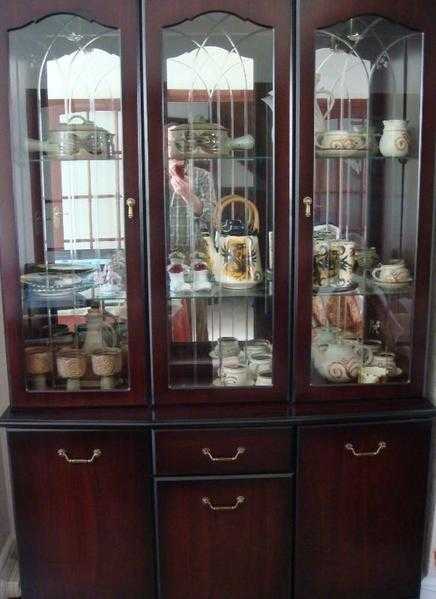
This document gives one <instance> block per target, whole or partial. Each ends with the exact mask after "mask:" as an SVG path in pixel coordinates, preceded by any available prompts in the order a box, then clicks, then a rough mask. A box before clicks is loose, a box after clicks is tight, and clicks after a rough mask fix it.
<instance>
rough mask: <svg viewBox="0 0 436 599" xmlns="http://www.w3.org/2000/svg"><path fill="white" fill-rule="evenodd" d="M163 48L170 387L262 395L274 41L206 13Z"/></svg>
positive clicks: (269, 327)
mask: <svg viewBox="0 0 436 599" xmlns="http://www.w3.org/2000/svg"><path fill="white" fill-rule="evenodd" d="M162 40H163V63H162V72H163V77H162V78H163V82H164V83H163V90H162V92H163V111H164V114H163V120H164V124H165V127H164V136H165V138H164V144H163V147H164V164H165V174H164V176H165V198H164V202H165V210H166V214H165V217H166V228H165V244H166V257H167V260H166V270H167V291H166V301H167V306H166V309H167V335H168V339H169V348H170V351H169V363H168V375H169V384H170V387H172V388H181V387H185V388H198V387H206V388H207V387H211V386H212V387H216V386H218V387H221V386H237V387H251V386H254V385H259V386H272V384H273V375H272V367H273V360H274V359H275V356H274V350H273V348H274V339H273V320H274V314H273V277H274V253H273V248H274V230H273V223H274V143H275V135H274V83H273V82H274V60H273V58H274V30H273V29H271V28H265V27H261V26H259V25H255V24H254V23H251V22H249V21H243V20H241V19H239V18H238V17H236V16H233V15H230V14H227V13H219V12H212V13H208V14H205V15H202V16H199V17H197V18H194V19H193V20H190V21H185V22H183V23H181V24H179V25H175V26H172V27H168V28H165V29H163V31H162Z"/></svg>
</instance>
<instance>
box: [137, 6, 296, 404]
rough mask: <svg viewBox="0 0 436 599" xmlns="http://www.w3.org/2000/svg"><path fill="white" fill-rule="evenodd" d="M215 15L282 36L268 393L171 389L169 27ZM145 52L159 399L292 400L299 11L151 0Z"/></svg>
mask: <svg viewBox="0 0 436 599" xmlns="http://www.w3.org/2000/svg"><path fill="white" fill-rule="evenodd" d="M210 11H219V12H229V13H231V14H233V15H236V16H238V17H239V18H241V19H248V20H251V21H253V22H254V23H258V24H260V25H263V26H266V27H273V28H274V32H275V44H274V47H275V68H274V72H275V73H276V75H275V93H276V99H277V102H276V113H275V130H276V149H275V152H276V155H275V197H274V206H275V211H276V212H275V229H274V230H275V250H276V251H275V288H274V293H275V300H274V335H273V337H274V348H275V352H276V355H277V360H275V361H274V381H275V384H274V387H273V389H272V390H265V389H262V388H260V387H258V388H252V389H247V390H243V391H241V390H240V389H229V388H227V389H226V390H225V392H224V391H223V389H221V388H214V387H212V388H209V389H170V388H169V384H168V359H169V348H168V329H167V326H168V323H167V310H166V309H163V307H164V306H166V305H167V299H166V271H165V266H166V258H167V257H166V251H165V244H164V242H163V240H164V239H165V222H164V221H165V214H164V211H165V210H164V209H165V205H164V202H163V201H162V199H163V198H164V197H165V195H164V164H163V156H164V151H163V139H164V136H163V125H164V123H163V117H162V53H161V41H162V40H161V36H162V28H164V27H168V26H171V25H175V24H177V23H180V22H182V21H184V20H186V19H193V18H195V17H196V16H198V15H201V14H204V13H206V12H210ZM144 35H145V44H146V45H145V51H146V74H147V114H148V156H147V163H148V173H149V181H148V192H149V198H150V203H149V222H150V223H152V226H150V231H149V254H150V281H151V285H150V289H151V300H150V301H151V312H152V336H153V340H152V342H153V370H154V383H155V400H156V401H157V402H159V403H185V404H190V403H195V402H207V403H210V402H220V403H225V402H238V401H241V397H242V395H243V397H244V401H253V400H254V401H262V400H263V401H268V400H271V401H279V400H281V401H283V400H286V399H287V396H288V381H289V360H288V359H287V356H289V350H288V327H287V323H288V311H289V301H288V300H289V294H288V289H289V276H288V272H289V259H288V255H289V152H290V145H289V137H290V127H289V125H290V121H289V95H290V55H291V48H290V38H291V4H290V3H289V2H284V1H283V0H270V1H269V2H267V1H266V0H262V1H259V2H250V1H249V0H237V1H236V2H235V1H231V0H222V1H221V2H219V3H218V4H217V3H216V2H215V1H214V0H201V1H200V0H194V1H193V2H192V3H191V2H190V3H189V4H188V3H186V2H178V3H176V2H173V0H147V2H146V3H145V32H144Z"/></svg>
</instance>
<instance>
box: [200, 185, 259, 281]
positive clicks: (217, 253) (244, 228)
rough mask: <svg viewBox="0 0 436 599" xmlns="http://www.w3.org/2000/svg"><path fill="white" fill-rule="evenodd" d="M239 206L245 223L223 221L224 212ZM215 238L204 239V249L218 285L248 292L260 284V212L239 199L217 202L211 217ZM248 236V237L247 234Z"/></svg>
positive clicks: (230, 197) (228, 197)
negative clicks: (246, 219)
mask: <svg viewBox="0 0 436 599" xmlns="http://www.w3.org/2000/svg"><path fill="white" fill-rule="evenodd" d="M234 204H242V205H243V206H244V208H245V210H244V212H245V214H247V216H248V222H247V223H246V224H245V225H242V222H241V221H240V220H235V219H233V220H226V221H225V223H224V225H223V224H222V215H223V211H224V210H225V208H228V207H231V206H232V205H234ZM212 225H213V227H214V229H215V235H214V236H206V237H205V240H206V245H207V249H208V254H209V261H210V265H211V270H212V273H213V275H214V277H215V280H216V282H217V283H218V284H221V285H222V286H223V287H226V288H229V289H247V288H249V287H254V286H255V285H257V284H258V283H260V282H261V281H262V280H263V271H262V265H261V259H260V252H259V240H258V238H257V233H258V231H259V212H258V210H257V208H256V206H255V205H254V204H253V202H250V201H249V200H246V199H245V198H243V197H241V196H238V195H229V196H225V197H224V198H222V199H221V200H220V202H218V204H217V206H216V208H215V212H214V214H213V217H212ZM247 232H248V234H247Z"/></svg>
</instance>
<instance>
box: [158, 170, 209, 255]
mask: <svg viewBox="0 0 436 599" xmlns="http://www.w3.org/2000/svg"><path fill="white" fill-rule="evenodd" d="M169 175H170V183H171V188H172V191H173V193H172V197H171V202H170V206H169V223H168V224H169V230H170V250H169V251H170V252H171V251H174V250H181V251H183V252H185V253H188V254H189V253H190V252H192V251H195V250H196V249H200V248H199V246H200V245H201V243H200V242H201V233H202V232H203V231H209V229H210V221H211V217H212V212H213V210H214V208H215V204H216V196H215V189H214V185H213V178H212V175H211V173H210V172H209V171H207V170H205V169H202V168H199V167H197V166H193V167H191V166H188V167H186V165H185V163H184V162H183V161H182V160H170V164H169Z"/></svg>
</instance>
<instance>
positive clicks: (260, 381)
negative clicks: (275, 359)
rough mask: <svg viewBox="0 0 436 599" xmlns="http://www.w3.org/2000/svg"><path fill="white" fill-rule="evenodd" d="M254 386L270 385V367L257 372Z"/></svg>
mask: <svg viewBox="0 0 436 599" xmlns="http://www.w3.org/2000/svg"><path fill="white" fill-rule="evenodd" d="M255 385H256V387H271V385H272V370H271V369H270V368H266V369H260V370H259V371H258V372H257V378H256V383H255Z"/></svg>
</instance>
